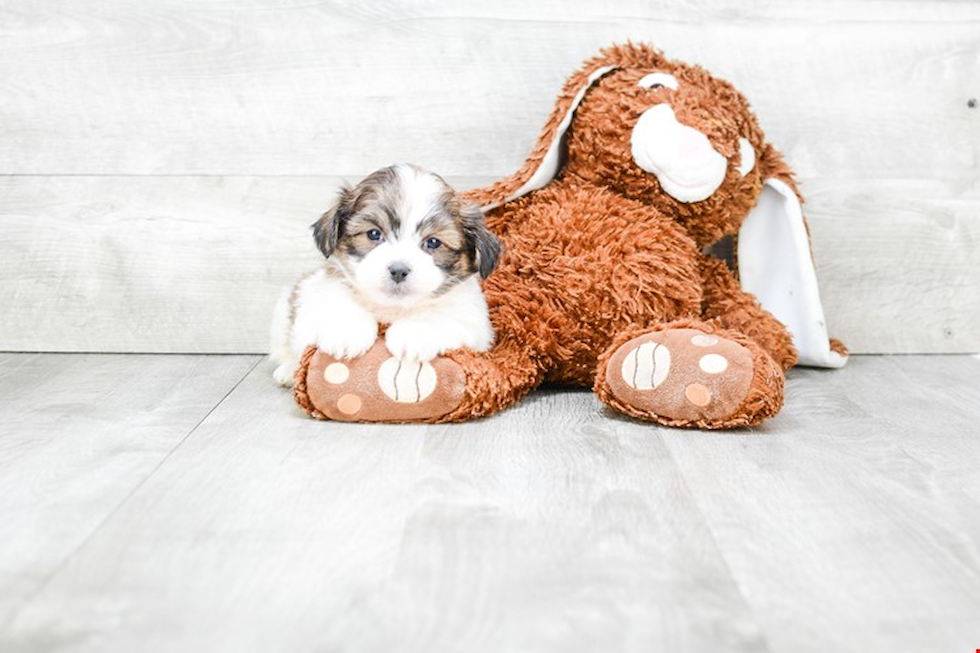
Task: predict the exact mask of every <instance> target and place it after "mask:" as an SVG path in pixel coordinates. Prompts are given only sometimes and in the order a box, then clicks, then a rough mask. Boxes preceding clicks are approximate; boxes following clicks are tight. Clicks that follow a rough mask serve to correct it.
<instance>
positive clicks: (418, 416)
mask: <svg viewBox="0 0 980 653" xmlns="http://www.w3.org/2000/svg"><path fill="white" fill-rule="evenodd" d="M465 386H466V374H465V373H464V372H463V368H461V367H460V366H459V365H457V364H456V363H455V362H454V361H452V360H450V359H448V358H437V359H435V360H433V361H431V362H430V363H408V362H404V361H399V360H398V359H396V358H393V357H392V355H391V354H390V353H389V352H388V349H387V348H386V347H385V343H384V340H383V339H379V340H378V342H376V343H375V344H374V346H373V347H372V348H371V349H370V350H369V351H368V352H367V353H366V354H364V355H363V356H361V357H360V358H356V359H354V360H338V359H336V358H333V357H332V356H330V355H328V354H326V353H324V352H322V351H320V350H319V349H316V348H315V347H310V348H308V349H307V350H306V352H305V353H304V355H303V361H302V364H301V365H300V368H299V370H297V372H296V385H295V387H294V388H293V394H294V396H295V397H296V402H297V403H298V404H299V405H300V407H301V408H303V410H305V411H306V412H307V413H308V414H309V415H312V416H313V417H316V418H318V419H332V420H337V421H343V422H425V421H434V420H435V419H436V418H438V417H440V416H442V415H445V414H446V413H448V412H450V411H451V410H453V409H454V408H456V407H457V406H458V405H459V402H460V401H461V400H462V398H463V390H464V388H465Z"/></svg>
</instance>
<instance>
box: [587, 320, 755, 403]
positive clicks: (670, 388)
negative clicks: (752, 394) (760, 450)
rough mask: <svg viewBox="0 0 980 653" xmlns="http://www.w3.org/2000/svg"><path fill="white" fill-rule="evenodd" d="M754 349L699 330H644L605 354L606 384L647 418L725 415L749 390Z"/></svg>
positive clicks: (619, 397) (743, 400) (618, 396)
mask: <svg viewBox="0 0 980 653" xmlns="http://www.w3.org/2000/svg"><path fill="white" fill-rule="evenodd" d="M752 376H753V356H752V353H751V352H750V351H749V350H748V349H746V348H745V347H743V346H742V345H740V344H738V343H737V342H733V341H731V340H727V339H725V338H723V337H721V336H716V335H711V334H707V333H703V332H701V331H698V330H697V329H668V330H665V331H655V332H653V333H647V334H644V335H642V336H639V337H637V338H634V339H633V340H630V341H629V342H627V343H625V344H623V345H622V346H621V347H619V349H617V350H616V351H615V352H614V353H613V355H612V357H611V358H610V359H609V361H608V363H607V367H606V383H607V384H608V386H609V389H610V390H611V391H612V393H613V395H614V396H615V397H616V398H617V399H619V401H621V402H622V403H624V404H626V405H628V406H631V407H633V408H634V409H636V410H637V411H639V412H640V413H643V414H645V415H648V416H650V417H651V418H662V419H666V420H671V421H675V420H683V421H688V420H689V421H692V422H696V421H705V420H723V419H726V418H728V417H730V416H732V415H733V414H734V413H736V412H737V411H738V410H739V408H740V407H741V406H742V404H743V403H744V402H745V399H746V397H747V396H748V394H749V390H750V386H751V384H752Z"/></svg>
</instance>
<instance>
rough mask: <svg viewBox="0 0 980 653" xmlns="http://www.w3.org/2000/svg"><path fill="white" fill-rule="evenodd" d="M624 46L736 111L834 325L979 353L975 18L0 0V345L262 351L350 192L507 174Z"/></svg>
mask: <svg viewBox="0 0 980 653" xmlns="http://www.w3.org/2000/svg"><path fill="white" fill-rule="evenodd" d="M626 39H633V40H637V41H652V42H654V43H655V44H656V45H658V46H660V47H662V48H663V49H665V51H667V52H668V54H670V55H672V56H675V57H677V58H679V59H683V60H686V61H689V62H692V63H700V64H702V65H704V66H706V67H707V68H709V69H710V70H712V71H713V72H715V73H716V74H718V75H720V76H722V77H725V78H728V79H729V80H730V81H732V82H733V83H734V84H735V85H736V86H737V87H739V88H740V89H741V90H742V91H743V92H744V93H745V94H746V95H747V97H748V98H749V99H750V100H751V101H752V103H753V105H754V107H755V109H756V112H757V113H758V115H759V118H760V121H761V123H762V125H763V127H764V128H765V129H766V132H767V134H768V136H769V138H770V139H771V140H772V141H773V142H774V143H775V144H776V146H777V147H778V148H779V149H781V150H782V151H783V153H784V154H785V155H786V158H787V160H788V161H789V163H790V165H791V166H792V167H793V168H794V169H795V170H796V172H797V173H798V175H799V177H800V179H801V180H802V182H803V192H804V194H805V195H806V196H807V198H808V200H809V201H808V204H807V207H806V208H807V212H808V215H809V217H810V219H811V226H812V228H813V233H814V247H815V251H816V256H817V259H818V264H819V269H818V274H819V275H820V279H821V283H822V284H823V285H822V290H823V295H824V301H825V307H826V309H827V314H828V315H827V317H828V321H829V323H830V327H831V331H832V332H833V334H834V335H835V336H838V337H840V338H841V339H843V340H844V341H845V342H847V343H848V344H849V345H850V346H851V348H852V349H853V350H854V351H857V352H894V353H910V352H975V351H977V350H980V320H978V319H977V316H978V315H980V278H978V274H980V273H978V272H977V266H976V264H975V262H976V261H977V260H978V259H980V251H978V248H980V244H978V243H980V238H978V235H977V234H978V230H980V182H978V179H980V171H978V167H980V107H976V108H970V106H969V100H970V99H971V98H972V99H977V95H978V91H977V90H976V88H975V87H974V86H973V80H976V79H978V78H980V4H978V3H976V2H966V1H963V2H957V1H950V0H944V1H940V2H925V1H923V0H918V1H917V0H896V1H884V0H866V1H862V2H849V1H845V0H822V1H820V2H806V1H804V0H792V1H787V2H780V3H761V4H751V3H748V4H747V3H744V2H735V1H734V0H710V1H708V2H702V3H696V4H695V3H681V4H678V3H671V2H663V1H657V2H640V1H639V0H631V1H623V2H617V3H600V4H596V3H595V2H592V1H590V0H573V1H568V0H545V1H543V2H535V3H526V2H518V1H517V0H506V1H504V2H499V3H495V4H494V5H493V6H492V7H490V6H482V5H478V4H462V5H461V4H460V3H453V2H450V1H449V0H431V1H427V2H384V3H372V4H370V5H369V6H368V5H364V4H363V3H355V2H347V1H340V0H336V1H333V2H325V3H309V2H301V1H299V0H289V1H287V2H273V1H272V0H243V1H242V2H236V3H227V2H219V3H207V4H201V3H195V2H190V1H189V0H168V1H167V2H161V3H153V4H152V5H147V4H146V3H137V2H134V1H133V0H109V1H107V2H98V3H95V2H92V1H91V0H81V1H78V0H74V1H70V0H54V1H52V2H45V3H37V2H30V1H28V0H11V1H6V2H0V97H2V98H3V101H2V102H0V130H2V133H3V135H4V137H3V138H2V139H0V273H2V274H0V305H3V306H4V307H5V309H6V310H5V311H4V312H3V314H0V349H8V350H28V351H29V350H44V351H88V350H94V351H159V352H209V351H210V352H257V351H262V350H264V349H265V346H266V323H267V321H268V315H269V311H270V307H271V305H272V303H273V301H274V298H275V296H276V294H277V292H279V288H280V287H281V286H283V285H286V284H288V283H289V282H290V281H291V279H292V278H294V277H295V276H296V275H298V274H299V273H300V272H302V271H303V270H305V269H307V268H308V267H309V266H310V265H311V264H313V263H314V262H315V260H316V257H315V255H314V254H313V252H312V250H311V249H310V248H309V247H308V232H307V226H308V224H309V223H310V222H311V221H312V220H313V219H314V218H315V217H316V216H317V215H318V213H319V212H320V211H322V210H323V208H324V207H325V206H326V205H327V204H328V202H329V199H330V195H331V193H332V188H333V187H334V186H335V185H336V183H337V181H338V180H339V179H340V178H345V177H346V178H350V179H355V180H356V179H357V178H359V177H360V176H361V175H362V174H364V173H366V172H368V171H370V170H372V169H375V168H377V167H380V166H381V165H386V164H389V163H391V162H393V161H401V160H408V161H414V162H416V163H419V164H421V165H424V166H426V167H429V168H432V169H434V170H436V171H438V172H440V173H442V174H444V175H446V176H447V177H449V178H450V179H451V180H453V181H454V182H456V183H457V184H460V185H462V186H466V185H468V184H467V180H468V181H469V182H472V183H474V184H475V183H483V182H487V181H491V180H493V179H496V178H498V177H500V176H502V175H505V174H508V173H510V172H512V171H514V170H515V169H517V168H518V167H519V165H520V164H521V162H522V161H523V159H524V157H525V156H526V154H527V152H528V151H529V149H530V147H531V145H532V143H533V140H534V137H535V136H536V134H537V132H538V129H539V128H540V126H541V124H542V123H543V121H544V120H545V117H546V116H547V115H548V112H549V111H550V109H551V106H552V102H553V100H554V97H555V95H556V94H557V92H558V91H559V89H560V87H561V85H562V82H563V81H564V79H565V78H566V76H567V75H568V74H570V73H571V72H572V71H573V70H574V69H575V68H576V67H577V66H578V65H579V64H580V62H581V61H582V60H583V59H585V58H587V57H589V56H592V55H593V54H595V53H596V51H597V50H598V48H599V47H601V46H603V45H606V44H609V43H613V42H621V41H624V40H626Z"/></svg>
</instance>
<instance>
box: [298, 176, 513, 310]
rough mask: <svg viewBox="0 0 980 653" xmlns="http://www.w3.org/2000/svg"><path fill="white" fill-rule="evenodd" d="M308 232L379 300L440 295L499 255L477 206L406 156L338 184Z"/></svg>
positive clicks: (394, 302)
mask: <svg viewBox="0 0 980 653" xmlns="http://www.w3.org/2000/svg"><path fill="white" fill-rule="evenodd" d="M313 238H314V240H315V241H316V244H317V247H319V248H320V251H321V252H323V255H324V256H326V257H327V258H329V259H331V260H332V261H334V262H336V264H338V265H339V266H340V267H341V268H342V269H343V270H344V272H345V273H346V276H347V278H348V279H350V281H351V282H352V284H353V285H354V287H355V289H356V290H357V291H358V292H360V293H361V294H362V295H363V296H365V297H366V298H367V299H369V300H371V301H372V302H374V303H376V304H379V305H383V306H408V305H411V304H413V303H416V302H419V301H422V300H425V299H429V298H433V297H438V296H439V295H441V294H443V293H445V292H446V291H447V290H449V289H450V288H452V287H453V286H455V285H456V284H458V283H459V282H460V281H463V280H464V279H466V278H468V277H470V276H472V275H473V274H477V273H479V274H480V275H481V276H482V277H483V278H486V277H487V276H488V275H489V274H490V272H492V271H493V269H494V267H496V265H497V259H498V257H499V256H500V241H498V240H497V238H496V237H495V236H494V235H493V234H491V233H490V232H489V231H488V230H487V228H486V226H485V225H484V223H483V214H482V212H481V211H480V209H479V208H477V207H476V206H472V205H466V204H464V203H463V202H462V201H461V200H460V198H459V197H458V196H457V194H456V193H455V192H454V191H453V189H452V188H450V187H449V185H448V184H446V182H445V181H443V179H442V178H441V177H439V176H438V175H435V174H433V173H430V172H426V171H424V170H422V169H420V168H417V167H415V166H411V165H405V164H402V165H396V166H391V167H388V168H382V169H381V170H378V171H377V172H374V173H372V174H371V175H369V176H368V177H367V178H365V179H364V180H363V181H362V182H360V183H359V184H357V186H354V187H353V188H344V189H343V190H342V191H341V193H340V198H339V199H338V201H337V204H336V205H335V206H334V207H333V208H331V209H330V210H329V211H327V212H326V213H324V214H323V217H321V218H320V219H319V220H318V221H317V222H316V223H315V224H314V225H313Z"/></svg>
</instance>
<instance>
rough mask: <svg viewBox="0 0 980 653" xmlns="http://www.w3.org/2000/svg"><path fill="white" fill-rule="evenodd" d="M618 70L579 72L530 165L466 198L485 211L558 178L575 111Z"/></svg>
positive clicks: (536, 146) (573, 77) (566, 87)
mask: <svg viewBox="0 0 980 653" xmlns="http://www.w3.org/2000/svg"><path fill="white" fill-rule="evenodd" d="M616 68H617V66H602V67H599V68H594V69H592V70H587V71H580V72H579V73H577V74H576V75H574V76H572V78H570V79H569V80H568V82H567V83H566V84H565V89H564V91H563V92H562V95H561V97H559V98H558V102H557V103H556V104H555V108H554V110H553V111H552V113H551V117H550V118H549V119H548V122H547V123H545V126H544V129H543V130H542V131H541V134H540V135H539V136H538V140H537V142H536V143H535V145H534V149H533V150H532V151H531V154H530V156H528V158H527V161H525V162H524V165H523V166H522V167H521V169H520V170H518V171H517V172H516V173H515V174H513V175H511V176H510V177H505V178H504V179H501V180H500V181H498V182H496V183H495V184H493V185H492V186H490V187H489V188H479V189H474V190H471V191H467V192H466V193H464V195H465V196H466V198H467V199H468V200H469V201H471V202H474V203H475V204H477V205H479V206H481V207H482V208H483V210H484V211H488V210H490V209H492V208H496V207H497V206H499V205H501V204H503V203H504V202H508V201H510V200H513V199H517V198H518V197H521V196H522V195H526V194H527V193H530V192H531V191H534V190H538V189H540V188H544V187H545V186H547V185H548V183H549V182H550V181H551V180H552V179H554V178H555V177H556V176H557V175H558V171H559V170H561V166H562V164H563V159H564V152H563V149H562V148H563V140H564V136H565V132H567V131H568V127H569V125H571V124H572V118H573V117H574V116H575V110H576V109H577V108H578V105H579V104H581V102H582V99H583V98H584V97H585V94H586V92H587V91H588V90H589V88H590V87H591V86H592V85H593V84H595V83H596V82H597V81H598V80H599V78H601V77H602V76H603V75H605V74H606V73H608V72H610V71H612V70H615V69H616Z"/></svg>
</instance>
